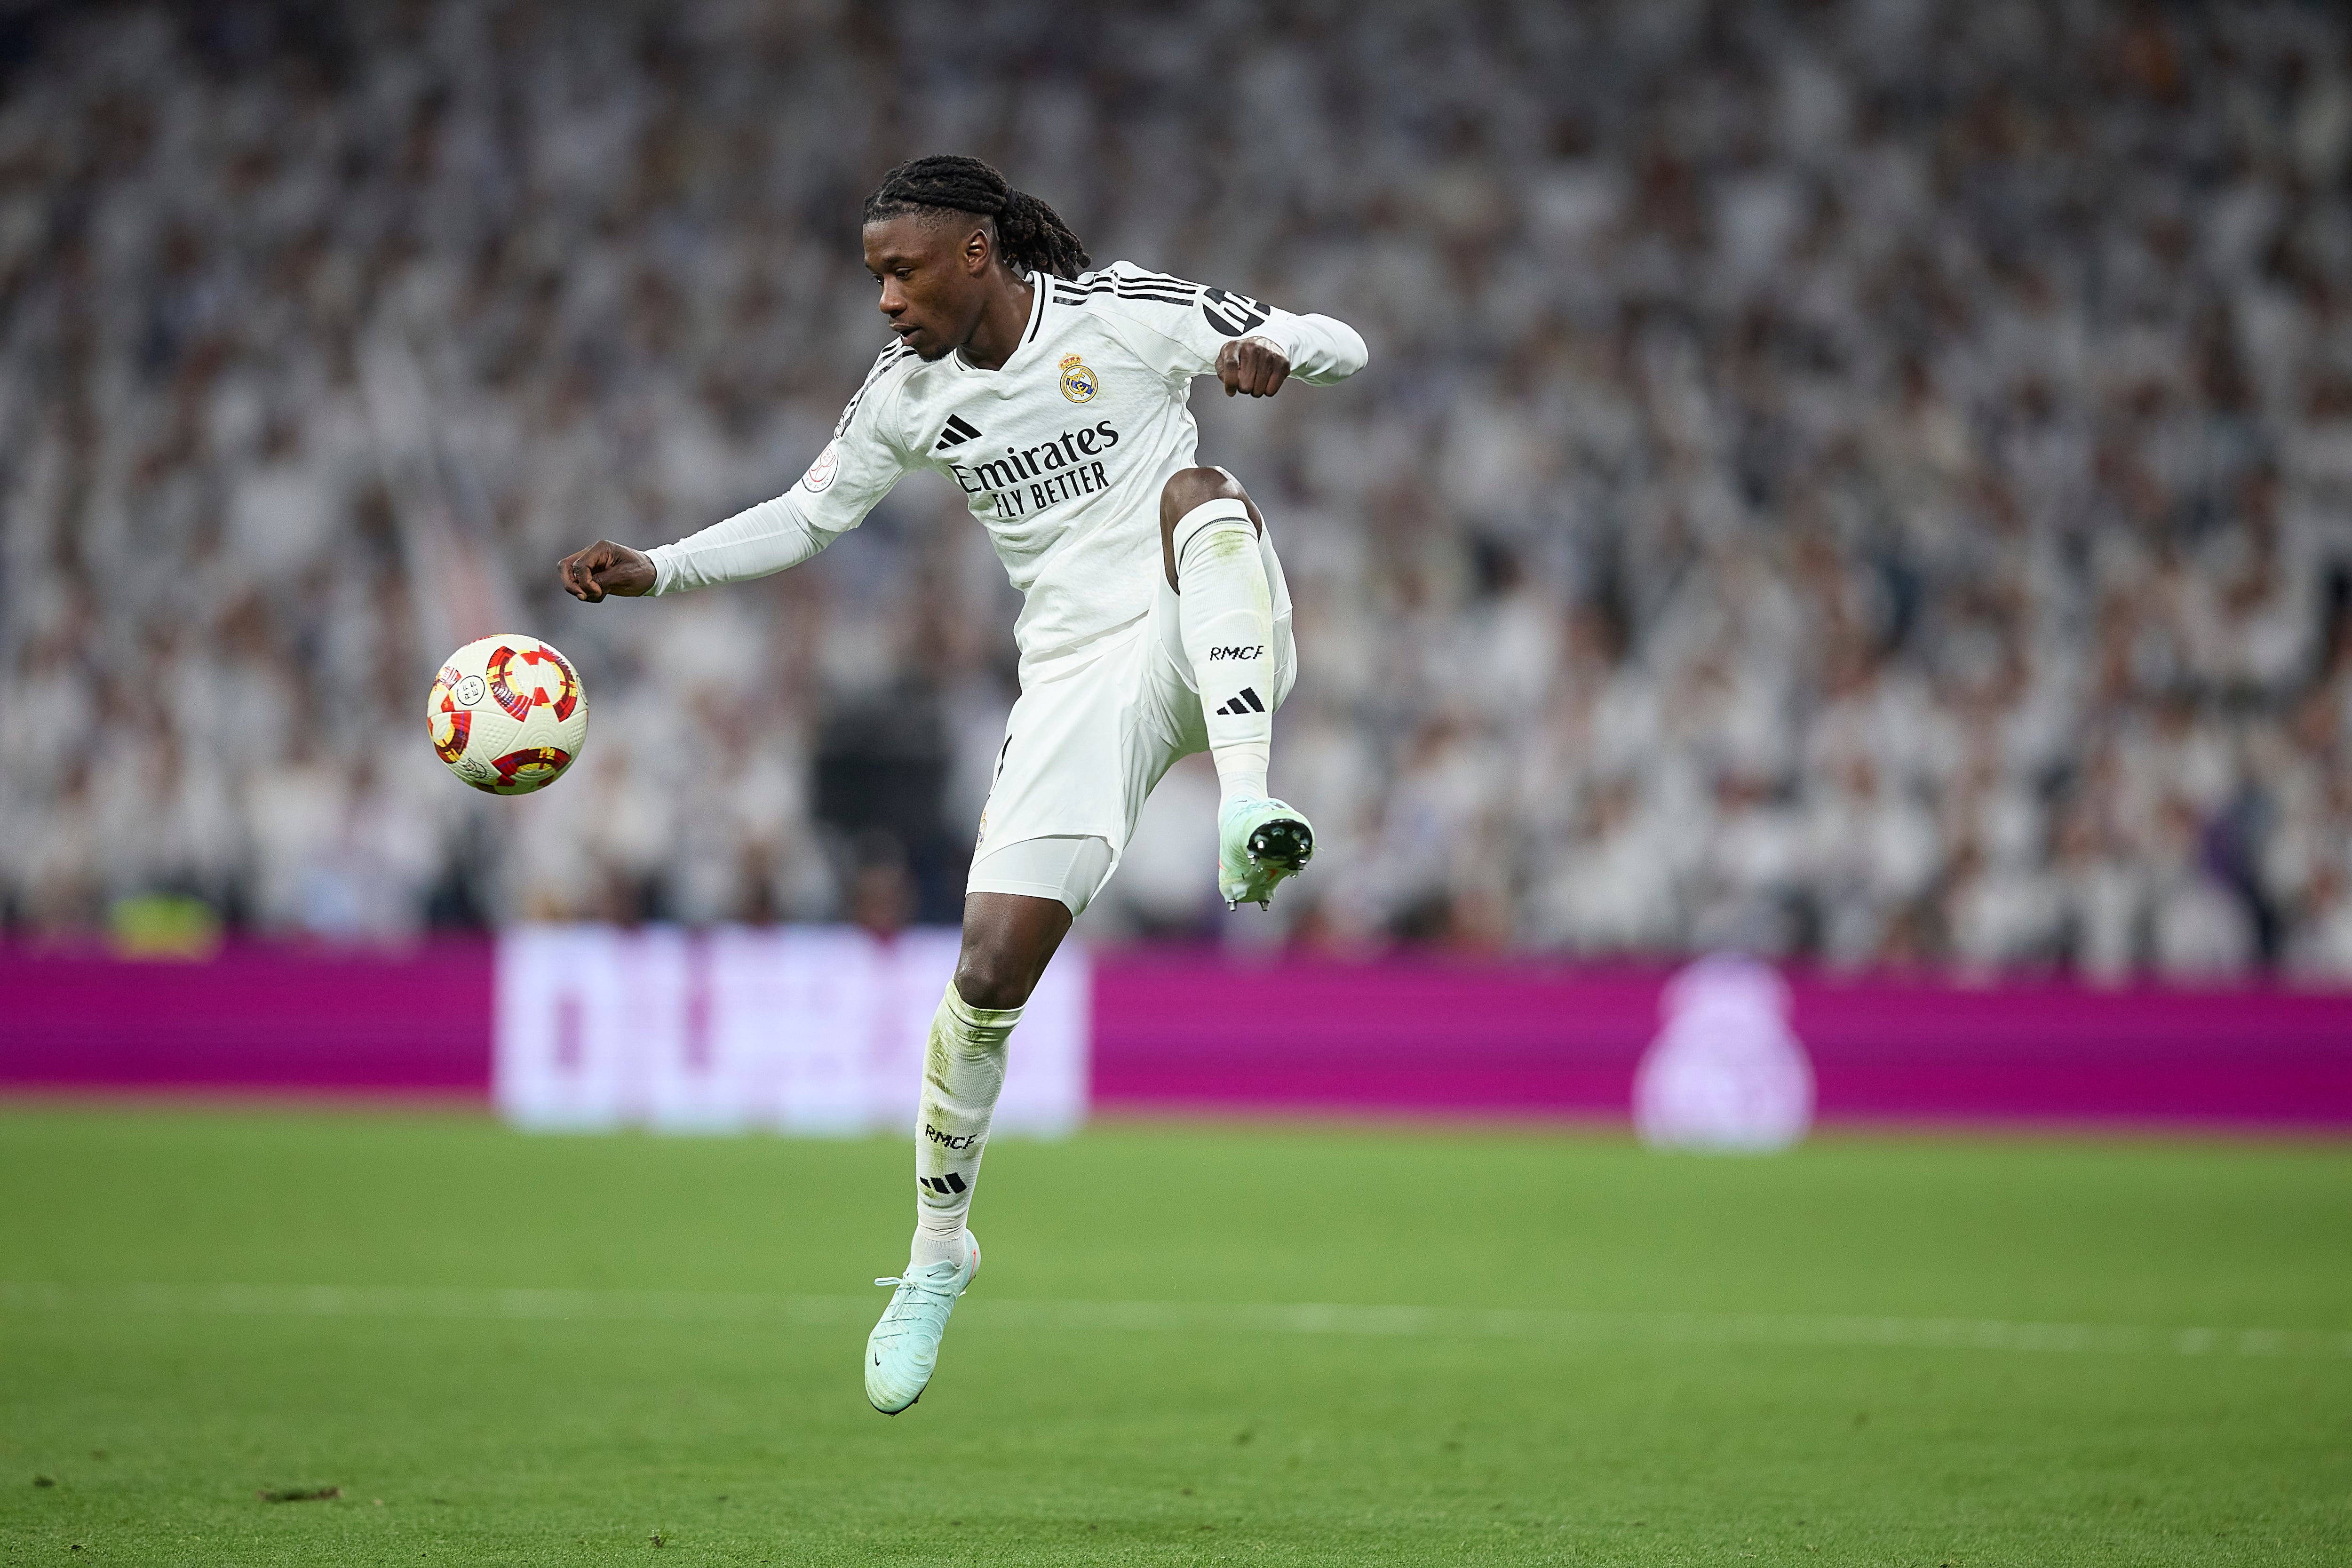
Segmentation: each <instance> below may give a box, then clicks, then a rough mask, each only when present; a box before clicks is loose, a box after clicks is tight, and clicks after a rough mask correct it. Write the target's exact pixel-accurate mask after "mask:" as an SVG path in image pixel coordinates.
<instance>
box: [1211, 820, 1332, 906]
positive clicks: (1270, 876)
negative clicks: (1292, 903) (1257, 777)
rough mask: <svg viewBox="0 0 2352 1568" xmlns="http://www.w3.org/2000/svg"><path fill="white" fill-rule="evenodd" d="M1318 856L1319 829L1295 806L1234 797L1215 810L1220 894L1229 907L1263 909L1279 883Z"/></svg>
mask: <svg viewBox="0 0 2352 1568" xmlns="http://www.w3.org/2000/svg"><path fill="white" fill-rule="evenodd" d="M1313 858H1315V829H1314V828H1313V827H1311V826H1308V824H1307V816H1306V814H1305V813H1304V812H1302V811H1300V810H1299V809H1298V808H1297V807H1296V806H1294V805H1287V804H1286V803H1285V802H1282V801H1278V800H1262V799H1255V798H1253V797H1251V796H1248V795H1235V796H1234V798H1233V799H1231V800H1229V801H1227V802H1225V803H1224V805H1222V806H1219V807H1218V808H1217V891H1219V892H1220V893H1223V895H1224V897H1225V908H1227V909H1229V910H1231V909H1238V908H1240V907H1241V906H1242V905H1244V904H1255V905H1257V906H1258V907H1259V908H1260V909H1264V908H1265V904H1266V900H1269V899H1271V898H1273V897H1274V889H1275V885H1276V883H1278V882H1280V881H1281V880H1282V879H1284V878H1285V877H1295V876H1297V875H1298V873H1299V872H1301V871H1303V870H1305V869H1306V868H1307V861H1309V860H1312V859H1313Z"/></svg>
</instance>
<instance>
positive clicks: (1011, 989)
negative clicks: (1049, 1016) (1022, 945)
mask: <svg viewBox="0 0 2352 1568" xmlns="http://www.w3.org/2000/svg"><path fill="white" fill-rule="evenodd" d="M1036 980H1037V977H1036V976H1035V975H1034V973H1031V972H1030V966H1029V965H1027V964H1025V963H1017V962H1013V961H1011V960H1009V959H1008V957H1007V956H1006V955H1005V954H1003V953H997V952H965V953H964V955H963V956H962V957H961V959H959V960H958V961H957V963H956V972H955V988H956V994H957V995H959V996H961V997H962V998H963V999H964V1004H965V1005H967V1006H971V1007H986V1008H989V1009H991V1010H996V1009H1001V1008H1005V1007H1018V1006H1020V1005H1023V1004H1024V1003H1026V1002H1027V1001H1028V1000H1029V993H1030V992H1031V991H1032V990H1034V989H1035V986H1036Z"/></svg>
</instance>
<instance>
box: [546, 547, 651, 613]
mask: <svg viewBox="0 0 2352 1568" xmlns="http://www.w3.org/2000/svg"><path fill="white" fill-rule="evenodd" d="M555 573H556V575H557V576H559V577H561V578H562V579H563V591H564V592H565V593H567V594H569V595H572V597H573V598H575V599H583V600H585V601H587V602H588V603H589V604H592V605H593V604H595V603H596V602H597V601H599V600H601V599H602V598H604V595H607V594H618V595H621V596H622V597H623V598H626V599H634V598H635V597H637V596H638V595H641V594H650V593H652V592H653V591H654V563H653V558H652V557H651V556H649V555H647V554H646V552H644V551H642V550H632V549H630V548H629V547H628V546H627V545H625V544H615V543H614V542H612V541H611V540H609V539H600V540H598V541H597V542H595V543H593V544H592V545H590V546H589V547H588V548H587V549H585V550H575V551H573V552H572V553H571V554H569V555H567V556H565V557H564V558H563V559H562V561H561V562H560V563H557V565H556V568H555Z"/></svg>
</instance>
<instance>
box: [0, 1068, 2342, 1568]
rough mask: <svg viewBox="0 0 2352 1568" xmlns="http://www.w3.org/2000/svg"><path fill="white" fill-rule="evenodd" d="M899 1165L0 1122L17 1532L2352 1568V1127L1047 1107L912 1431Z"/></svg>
mask: <svg viewBox="0 0 2352 1568" xmlns="http://www.w3.org/2000/svg"><path fill="white" fill-rule="evenodd" d="M908 1163H909V1161H908V1154H907V1151H906V1146H905V1145H904V1144H903V1143H900V1142H887V1141H879V1140H876V1141H866V1142H783V1141H779V1140H775V1139H770V1138H744V1139H708V1140H706V1139H656V1138H648V1137H639V1136H626V1137H612V1138H567V1137H526V1136H521V1135H518V1134H515V1133H511V1132H509V1131H503V1130H501V1129H499V1128H498V1127H497V1126H495V1125H493V1124H492V1123H490V1122H488V1121H485V1120H479V1119H473V1118H468V1117H464V1116H457V1115H437V1114H425V1113H415V1114H361V1113H357V1112H335V1111H329V1112H315V1111H298V1110H127V1109H120V1108H117V1109H106V1108H90V1107H74V1106H57V1105H47V1106H44V1105H37V1104H18V1105H16V1106H15V1107H13V1108H8V1109H5V1110H0V1563H8V1564H16V1563H135V1564H156V1563H239V1564H248V1563H305V1564H310V1563H333V1564H372V1563H464V1564H490V1563H533V1564H540V1563H618V1562H636V1561H652V1562H655V1563H670V1562H681V1563H957V1564H971V1563H1724V1564H1732V1565H1737V1564H1741V1563H1748V1562H1751V1561H1752V1562H1755V1563H1807V1564H1811V1563H1872V1564H1881V1563H1885V1564H1895V1563H1917V1564H1928V1565H1933V1564H1939V1563H1952V1564H1959V1565H1962V1568H1977V1565H1979V1564H1984V1565H1990V1564H1995V1563H2018V1564H2047V1563H2118V1564H2121V1563H2133V1564H2138V1563H2198V1564H2215V1563H2315V1564H2316V1563H2329V1564H2340V1563H2347V1562H2352V1150H2347V1148H2345V1147H2341V1146H2328V1145H2309V1144H2304V1145H2298V1144H2292V1143H2278V1144H2228V1143H2204V1144H2199V1143H2169V1142H2138V1141H2122V1140H2117V1141H2105V1142H2096V1141H2059V1140H2041V1139H2022V1138H2021V1139H2011V1140H1964V1139H1958V1138H1949V1139H1945V1138H1915V1139H1897V1138H1853V1137H1838V1138H1832V1139H1828V1140H1824V1141H1822V1142H1817V1143H1815V1144H1814V1145H1812V1146H1811V1147H1809V1148H1807V1149H1805V1150H1803V1151H1801V1152H1798V1153H1796V1154H1793V1155H1790V1156H1787V1157H1783V1158H1779V1159H1769V1160H1711V1159H1697V1158H1667V1157H1660V1156H1655V1155H1651V1154H1647V1153H1644V1152H1642V1151H1640V1150H1639V1149H1637V1148H1635V1147H1633V1145H1631V1144H1630V1143H1628V1142H1623V1141H1622V1140H1619V1139H1614V1138H1609V1137H1604V1136H1600V1135H1596V1134H1591V1133H1584V1134H1568V1133H1562V1132H1559V1131H1540V1130H1528V1129H1517V1130H1509V1131H1461V1130H1453V1131H1448V1130H1440V1129H1425V1128H1424V1129H1412V1128H1402V1127H1386V1126H1383V1127H1355V1128H1301V1127H1292V1126H1249V1127H1234V1126H1213V1125H1202V1126H1136V1125H1112V1126H1105V1127H1100V1128H1097V1129H1096V1130H1094V1131H1089V1132H1087V1133H1086V1134H1085V1135H1083V1136H1081V1137H1078V1138H1076V1139H1074V1140H1072V1141H1070V1142H1066V1143H1058V1144H1053V1143H1027V1142H1013V1141H1009V1140H1008V1141H1006V1142H1003V1143H1002V1144H1001V1145H1000V1146H999V1147H997V1148H996V1149H995V1151H994V1152H992V1154H991V1156H990V1159H989V1163H988V1171H987V1178H988V1179H987V1181H986V1182H985V1183H984V1184H983V1185H982V1193H981V1201H980V1206H979V1208H978V1211H977V1213H976V1215H975V1218H976V1221H977V1228H978V1229H979V1231H980V1234H981V1236H982V1239H983V1241H984V1243H985V1245H986V1248H987V1263H986V1267H985V1268H984V1270H983V1272H982V1277H981V1280H980V1283H979V1285H978V1287H977V1288H976V1289H974V1291H973V1292H972V1294H971V1296H970V1297H968V1298H967V1299H966V1300H965V1302H964V1304H963V1306H962V1307H961V1309H960V1310H959V1311H958V1314H957V1317H956V1319H955V1321H954V1323H953V1325H952V1326H951V1328H950V1332H949V1337H948V1341H947V1345H946V1350H945V1353H944V1355H943V1358H942V1363H941V1369H940V1374H939V1377H938V1379H937V1380H936V1381H935V1382H934V1383H933V1384H932V1386H931V1389H930V1392H929V1394H928V1395H927V1396H926V1397H925V1398H924V1400H923V1402H922V1404H921V1405H918V1406H917V1407H916V1408H915V1409H914V1410H913V1411H911V1412H910V1413H908V1415H904V1416H901V1417H898V1418H897V1419H895V1420H886V1419H884V1418H882V1417H881V1416H878V1415H875V1414H874V1413H873V1412H872V1411H870V1410H868V1409H867V1408H866V1404H865V1401H864V1398H863V1395H862V1393H861V1388H860V1383H859V1373H858V1358H859V1353H860V1351H859V1347H860V1345H861V1344H862V1342H863V1339H864V1335H865V1331H866V1327H867V1325H868V1324H869V1323H870V1321H872V1318H873V1316H874V1314H875V1313H876V1312H877V1311H878V1310H880V1308H881V1305H882V1302H883V1300H884V1296H885V1292H883V1291H881V1290H877V1289H872V1288H871V1287H870V1286H869V1285H868V1283H867V1282H868V1281H869V1280H870V1279H872V1277H873V1276H875V1275H877V1274H887V1273H894V1272H896V1270H897V1267H898V1263H899V1262H900V1261H901V1260H902V1259H903V1258H904V1256H905V1254H904V1244H905V1238H906V1231H907V1227H908V1224H909V1215H910V1212H911V1203H910V1201H909V1197H910V1188H909V1183H908V1175H909V1173H908ZM312 1288H317V1289H312ZM1308 1303H1325V1304H1333V1305H1335V1306H1336V1307H1337V1308H1339V1309H1343V1310H1331V1311H1314V1310H1287V1309H1291V1308H1296V1307H1297V1306H1298V1305H1299V1304H1308ZM1383 1308H1413V1309H1423V1310H1388V1311H1384V1310H1374V1309H1383ZM2194 1330H2205V1331H2211V1332H2208V1333H2201V1334H2200V1333H2189V1332H2184V1331H2194ZM2249 1331H2257V1332H2252V1333H2250V1332H2249ZM327 1488H334V1489H340V1496H337V1497H332V1498H326V1499H316V1500H300V1501H275V1502H273V1501H268V1500H263V1499H262V1498H261V1497H260V1496H258V1495H257V1494H259V1493H263V1492H278V1493H281V1494H282V1493H285V1492H288V1491H299V1490H308V1489H327ZM656 1536H658V1538H659V1543H658V1544H656Z"/></svg>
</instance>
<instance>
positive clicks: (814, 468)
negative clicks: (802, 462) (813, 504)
mask: <svg viewBox="0 0 2352 1568" xmlns="http://www.w3.org/2000/svg"><path fill="white" fill-rule="evenodd" d="M840 471H841V443H840V442H839V441H827V442H826V443H825V444H824V451H822V452H819V453H818V454H817V455H816V461H815V462H814V463H811V464H810V465H809V467H808V472H807V473H805V474H803V475H802V476H801V484H802V486H803V488H804V489H808V490H809V491H811V492H812V493H814V492H815V491H817V490H821V489H824V488H825V487H826V486H827V485H829V484H831V483H833V476H834V475H835V474H837V473H839V472H840Z"/></svg>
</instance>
